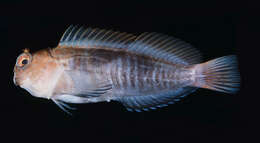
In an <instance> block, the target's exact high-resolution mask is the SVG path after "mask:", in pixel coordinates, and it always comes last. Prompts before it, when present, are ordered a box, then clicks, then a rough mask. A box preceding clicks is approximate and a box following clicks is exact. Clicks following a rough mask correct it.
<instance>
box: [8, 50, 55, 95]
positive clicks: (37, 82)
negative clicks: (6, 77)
mask: <svg viewBox="0 0 260 143" xmlns="http://www.w3.org/2000/svg"><path fill="white" fill-rule="evenodd" d="M56 70H57V63H56V62H55V60H53V58H52V57H51V55H50V52H49V49H46V50H41V51H38V52H36V53H33V54H31V53H29V50H27V49H26V50H24V52H23V53H22V54H20V55H19V56H18V58H17V60H16V64H15V67H14V77H13V80H14V83H15V84H16V85H18V86H20V87H22V88H24V89H26V90H27V91H28V92H30V94H32V95H33V96H37V97H42V98H50V96H51V92H52V88H53V86H54V85H53V79H55V77H54V76H56V75H55V73H56Z"/></svg>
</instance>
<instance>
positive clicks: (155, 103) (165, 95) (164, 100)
mask: <svg viewBox="0 0 260 143" xmlns="http://www.w3.org/2000/svg"><path fill="white" fill-rule="evenodd" d="M196 89H197V88H194V87H184V88H179V89H177V90H172V91H165V92H162V93H159V94H150V95H142V96H138V95H134V96H125V97H124V96H123V97H119V98H118V101H119V102H121V103H122V104H123V105H124V106H125V107H126V109H127V110H128V111H136V112H141V111H149V110H155V109H157V108H161V107H165V106H168V104H174V103H175V102H178V101H180V100H181V98H183V97H185V96H187V95H189V94H191V93H192V92H194V91H195V90H196Z"/></svg>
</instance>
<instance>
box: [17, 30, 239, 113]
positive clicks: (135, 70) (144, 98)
mask: <svg viewBox="0 0 260 143" xmlns="http://www.w3.org/2000/svg"><path fill="white" fill-rule="evenodd" d="M24 60H27V62H24ZM24 63H26V64H24ZM14 82H15V83H16V84H17V85H19V86H21V87H22V88H24V89H26V90H27V91H28V92H30V93H31V94H32V95H33V96H36V97H41V98H47V99H51V100H53V101H54V102H55V103H56V104H57V105H58V106H59V107H61V108H62V109H63V110H65V111H67V110H66V108H70V107H69V106H67V104H65V103H95V102H102V101H111V100H112V101H119V102H121V103H122V104H123V105H124V106H125V107H126V108H127V109H128V110H129V111H133V110H134V111H147V110H150V109H156V108H158V107H163V106H166V105H168V104H172V103H174V102H177V101H179V100H180V99H181V98H183V97H184V96H186V95H188V94H190V93H192V92H194V91H195V90H196V89H197V88H207V89H212V90H217V91H222V92H227V93H235V92H236V91H237V90H238V88H239V73H238V71H237V68H236V57H235V56H225V57H221V58H217V59H214V60H211V61H208V62H205V63H200V54H199V52H198V51H197V50H195V49H194V48H192V46H191V45H190V44H188V43H186V42H183V41H181V40H179V39H176V38H173V37H170V36H166V35H163V34H157V33H143V34H141V35H140V36H134V35H131V34H127V33H120V32H113V31H107V30H102V29H91V28H88V29H84V28H82V27H69V28H68V29H67V31H66V32H65V33H64V35H63V37H62V38H61V40H60V43H59V45H58V46H57V47H56V48H54V49H44V50H41V51H38V52H36V53H33V54H30V53H29V51H28V50H26V51H25V52H24V53H22V54H21V55H20V56H19V57H18V58H17V62H16V66H15V69H14Z"/></svg>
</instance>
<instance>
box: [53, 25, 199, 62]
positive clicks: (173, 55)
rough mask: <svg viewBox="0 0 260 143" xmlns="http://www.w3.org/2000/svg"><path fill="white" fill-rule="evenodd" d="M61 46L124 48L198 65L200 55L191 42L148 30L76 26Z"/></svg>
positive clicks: (65, 37)
mask: <svg viewBox="0 0 260 143" xmlns="http://www.w3.org/2000/svg"><path fill="white" fill-rule="evenodd" d="M62 47H76V48H104V47H105V48H112V49H124V50H126V51H129V52H133V53H138V54H142V55H146V56H151V57H153V58H157V59H162V60H165V61H168V62H172V63H174V64H181V65H191V64H198V63H200V57H201V56H200V53H199V52H198V51H197V50H196V49H194V48H193V47H192V46H191V45H190V44H188V43H186V42H184V41H182V40H180V39H177V38H174V37H170V36H167V35H164V34H158V33H148V32H146V33H143V34H141V35H139V36H134V35H132V34H128V33H121V32H115V31H112V30H104V29H98V28H83V27H79V26H73V25H72V26H70V27H69V28H68V29H67V30H66V31H65V33H64V34H63V36H62V38H61V40H60V42H59V45H58V48H62Z"/></svg>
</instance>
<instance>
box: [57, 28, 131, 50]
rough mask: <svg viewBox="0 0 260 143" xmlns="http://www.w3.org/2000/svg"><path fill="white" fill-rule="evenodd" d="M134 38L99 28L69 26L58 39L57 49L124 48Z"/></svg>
mask: <svg viewBox="0 0 260 143" xmlns="http://www.w3.org/2000/svg"><path fill="white" fill-rule="evenodd" d="M134 39H135V36H134V35H132V34H128V33H121V32H117V31H116V32H115V31H112V30H105V29H99V28H84V27H79V26H73V25H71V26H70V27H69V28H68V29H67V30H66V31H65V33H64V34H63V36H62V38H61V39H60V42H59V45H58V47H77V48H93V47H113V48H124V47H126V46H128V44H129V43H131V42H132V41H134Z"/></svg>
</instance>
